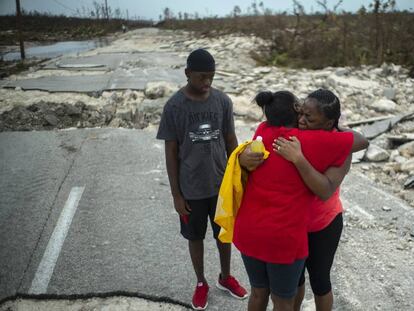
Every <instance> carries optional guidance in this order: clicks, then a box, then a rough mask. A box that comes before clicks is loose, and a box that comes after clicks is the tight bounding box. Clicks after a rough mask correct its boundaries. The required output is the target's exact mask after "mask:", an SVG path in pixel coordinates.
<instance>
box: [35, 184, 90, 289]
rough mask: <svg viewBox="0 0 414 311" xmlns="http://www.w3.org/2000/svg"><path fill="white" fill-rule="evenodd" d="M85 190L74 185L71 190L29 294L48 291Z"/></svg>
mask: <svg viewBox="0 0 414 311" xmlns="http://www.w3.org/2000/svg"><path fill="white" fill-rule="evenodd" d="M84 190H85V187H73V188H72V190H71V191H70V193H69V197H68V199H67V201H66V203H65V206H64V207H63V210H62V213H61V214H60V216H59V219H58V221H57V224H56V227H55V229H54V230H53V233H52V235H51V236H50V239H49V243H48V244H47V247H46V250H45V253H44V254H43V258H42V260H41V261H40V264H39V267H38V268H37V271H36V274H35V276H34V278H33V281H32V285H31V287H30V289H29V294H45V293H46V291H47V287H48V286H49V281H50V279H51V277H52V274H53V270H54V269H55V265H56V262H57V259H58V258H59V254H60V251H61V249H62V246H63V243H64V241H65V238H66V235H67V234H68V231H69V228H70V225H71V223H72V219H73V216H74V215H75V212H76V208H77V207H78V204H79V201H80V198H81V196H82V193H83V191H84Z"/></svg>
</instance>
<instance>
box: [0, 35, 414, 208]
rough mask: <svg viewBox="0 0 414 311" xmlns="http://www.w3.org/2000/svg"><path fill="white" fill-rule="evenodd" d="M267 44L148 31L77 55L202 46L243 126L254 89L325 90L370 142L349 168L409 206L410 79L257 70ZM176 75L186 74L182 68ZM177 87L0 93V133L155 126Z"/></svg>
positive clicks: (387, 69)
mask: <svg viewBox="0 0 414 311" xmlns="http://www.w3.org/2000/svg"><path fill="white" fill-rule="evenodd" d="M265 44H266V43H265V42H264V41H263V40H261V39H259V38H255V37H253V36H241V35H226V36H222V37H218V38H207V37H206V38H197V39H195V38H194V36H192V35H191V34H190V33H188V32H184V31H167V30H156V29H152V30H151V31H148V33H146V32H145V31H143V30H137V31H131V32H128V33H127V34H123V35H121V36H120V37H119V39H118V40H117V41H115V42H114V43H113V44H112V45H110V46H106V47H103V48H100V49H96V50H94V51H89V52H86V53H84V54H83V55H93V53H95V54H96V53H109V52H125V51H130V52H131V53H139V52H140V51H147V52H148V51H158V52H159V51H165V52H174V53H178V54H179V55H181V56H182V57H185V56H186V55H187V54H188V52H189V51H191V50H193V49H196V48H199V47H203V48H207V49H208V50H209V51H210V52H211V53H212V54H213V55H214V56H215V58H216V62H217V72H216V76H215V82H214V85H215V86H216V87H217V88H219V89H222V90H223V91H225V92H226V93H227V94H228V95H229V96H230V97H231V99H232V101H233V103H234V114H235V117H236V119H240V120H244V121H245V123H246V125H247V126H254V125H255V124H257V122H259V121H260V120H262V118H263V114H262V112H261V110H260V108H259V107H258V106H257V105H255V104H254V103H252V99H253V98H254V96H255V94H256V93H257V92H258V91H261V90H271V91H276V90H282V89H283V90H290V91H292V92H294V93H295V94H296V95H297V96H299V97H300V98H305V97H306V95H307V94H309V93H310V92H312V91H314V90H316V89H318V88H328V89H330V90H332V91H333V92H334V93H336V94H337V95H338V97H339V98H340V100H341V105H342V117H341V121H342V123H344V124H348V125H349V126H352V127H353V128H354V129H357V130H361V131H362V132H363V133H364V134H366V135H367V137H369V138H370V143H371V145H370V147H369V148H368V150H367V151H366V152H363V153H361V154H359V155H358V156H357V157H354V158H355V159H356V158H358V159H359V160H358V161H361V163H358V164H355V165H354V169H357V170H360V171H362V172H363V173H364V174H365V175H367V176H369V177H370V178H371V179H373V180H374V181H376V182H377V183H380V184H383V185H384V186H385V187H387V188H390V189H391V190H392V191H393V192H394V193H396V194H397V195H399V196H400V197H402V198H403V199H405V200H406V201H407V202H409V204H411V205H412V206H414V182H413V178H414V177H413V176H414V79H412V78H410V77H409V75H408V73H409V72H408V69H407V68H403V67H401V66H397V65H394V64H383V65H382V66H381V67H373V66H361V67H359V68H351V67H346V68H334V67H328V68H324V69H322V70H308V69H287V68H278V67H256V65H255V62H254V60H253V59H252V58H251V57H250V52H251V51H254V50H256V49H258V48H260V47H261V46H264V45H265ZM135 66H139V64H136V63H125V64H123V69H124V70H132V69H133V68H134V67H135ZM182 69H183V74H184V64H183V67H182ZM97 73H100V74H101V73H102V72H101V71H99V72H97ZM73 74H74V72H73V71H70V72H69V71H65V70H63V69H62V68H60V69H59V70H55V71H50V70H46V69H42V68H40V69H39V70H36V71H34V70H29V71H28V72H26V73H22V74H20V75H18V76H11V77H9V78H8V79H15V80H18V79H24V78H29V77H30V78H33V77H42V76H50V75H73ZM83 74H88V75H93V74H95V72H94V71H89V72H86V71H85V72H83ZM179 87H181V86H180V85H177V84H173V83H171V82H169V81H149V82H148V83H147V86H146V87H145V89H144V90H132V89H128V90H117V91H104V90H103V91H102V92H98V93H93V94H77V93H48V92H41V91H23V90H21V89H20V88H17V89H0V131H10V130H51V129H60V128H67V127H77V128H85V127H126V128H138V129H142V128H145V127H148V126H156V125H157V124H158V122H159V120H160V115H161V113H162V109H163V106H164V104H165V102H166V101H167V99H168V97H169V96H171V94H172V93H173V92H175V91H176V90H177V89H178V88H179ZM355 162H357V161H355Z"/></svg>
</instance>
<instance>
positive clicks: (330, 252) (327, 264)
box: [299, 213, 343, 296]
mask: <svg viewBox="0 0 414 311" xmlns="http://www.w3.org/2000/svg"><path fill="white" fill-rule="evenodd" d="M342 228H343V219H342V213H340V214H338V215H337V216H336V217H335V219H334V220H332V222H331V223H330V224H329V225H328V226H327V227H326V228H324V229H322V230H321V231H317V232H310V233H309V234H308V239H309V241H308V244H309V257H308V258H307V259H306V262H305V268H306V269H307V270H308V273H309V282H310V284H311V287H312V291H313V293H314V294H315V295H317V296H323V295H326V294H327V293H329V292H330V291H331V289H332V286H331V268H332V263H333V260H334V256H335V252H336V249H337V248H338V243H339V239H340V238H341V233H342ZM305 268H303V271H302V275H301V276H300V280H299V286H302V285H303V283H305Z"/></svg>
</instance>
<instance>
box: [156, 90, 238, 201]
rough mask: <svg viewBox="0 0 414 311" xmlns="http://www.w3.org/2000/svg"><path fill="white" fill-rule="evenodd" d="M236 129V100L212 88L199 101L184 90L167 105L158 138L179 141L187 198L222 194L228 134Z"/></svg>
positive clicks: (183, 184) (182, 175)
mask: <svg viewBox="0 0 414 311" xmlns="http://www.w3.org/2000/svg"><path fill="white" fill-rule="evenodd" d="M231 133H234V119H233V104H232V102H231V100H230V98H229V97H228V96H227V95H226V94H224V93H223V92H221V91H219V90H217V89H215V88H211V90H210V95H209V97H208V98H207V99H206V100H203V101H195V100H192V99H190V98H188V97H187V96H186V95H185V94H184V92H183V91H182V90H179V91H178V92H177V93H175V94H174V95H173V96H172V97H171V98H170V99H169V100H168V102H167V103H166V105H165V106H164V111H163V113H162V116H161V122H160V126H159V128H158V133H157V139H162V140H166V141H169V140H176V141H177V143H178V159H179V183H180V188H181V192H182V193H183V196H184V198H185V199H187V200H198V199H204V198H208V197H212V196H215V195H217V194H218V192H219V188H220V184H221V180H222V178H223V174H224V170H225V168H226V164H227V155H226V145H225V140H224V136H225V135H227V134H231Z"/></svg>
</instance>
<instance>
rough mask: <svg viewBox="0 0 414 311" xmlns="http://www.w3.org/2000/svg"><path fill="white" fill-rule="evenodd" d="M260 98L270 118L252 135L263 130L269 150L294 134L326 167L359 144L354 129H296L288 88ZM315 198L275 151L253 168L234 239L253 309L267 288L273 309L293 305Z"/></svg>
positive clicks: (319, 164)
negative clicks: (246, 279) (278, 140)
mask: <svg viewBox="0 0 414 311" xmlns="http://www.w3.org/2000/svg"><path fill="white" fill-rule="evenodd" d="M256 102H257V104H258V105H259V106H261V107H262V108H263V110H264V113H265V115H266V118H267V121H266V122H263V123H261V124H260V125H259V127H258V129H257V130H256V133H255V135H254V138H255V137H256V136H262V138H263V143H264V145H265V148H266V149H267V150H270V149H271V148H272V142H273V140H274V139H275V138H277V137H280V136H281V137H285V138H286V139H287V138H289V137H292V136H295V137H297V138H298V139H299V141H300V142H301V147H302V152H303V154H304V155H305V157H306V158H307V159H308V160H309V161H310V163H311V164H312V165H313V166H314V167H315V169H316V170H318V171H319V172H324V171H326V170H327V169H328V168H329V167H330V166H342V164H343V163H344V161H345V160H346V158H347V157H348V155H349V153H350V151H351V148H352V147H354V148H356V147H357V146H356V145H355V143H354V135H353V133H349V132H329V131H323V130H319V131H302V130H299V129H297V128H296V127H297V113H296V111H295V104H296V99H295V97H294V96H293V94H291V93H290V92H276V93H271V92H262V93H259V94H258V95H257V96H256ZM357 142H358V143H360V140H358V141H357ZM358 148H359V149H362V148H361V146H358ZM326 150H329V152H326ZM353 150H354V149H353ZM354 151H355V150H354ZM242 164H243V163H242ZM314 199H315V196H314V194H313V193H312V192H311V191H310V190H309V188H308V187H306V185H305V184H304V182H303V180H302V178H301V176H300V174H299V172H298V170H297V169H296V167H295V165H293V163H291V162H289V161H287V160H286V159H284V158H283V157H282V156H280V155H279V154H277V153H271V154H270V156H269V158H268V159H267V160H266V161H264V162H263V163H262V164H261V165H260V166H259V167H258V168H257V169H256V170H255V171H253V172H252V173H251V174H250V176H249V179H248V183H247V185H246V189H245V193H244V197H243V201H242V204H241V207H240V209H239V211H238V214H237V218H236V222H235V228H234V240H233V242H234V244H235V246H236V247H237V248H238V249H239V250H240V252H241V253H242V258H243V261H244V264H245V267H246V271H247V273H248V276H249V280H250V283H251V287H252V292H251V296H250V299H249V310H265V309H266V306H267V302H268V297H269V293H270V295H271V297H272V300H273V303H274V307H275V309H277V310H293V302H294V296H295V294H296V289H297V284H298V282H299V277H300V274H301V272H302V269H303V265H304V261H305V258H306V257H307V255H308V247H307V244H308V241H307V224H308V212H309V205H310V204H311V202H312V201H313V200H314Z"/></svg>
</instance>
